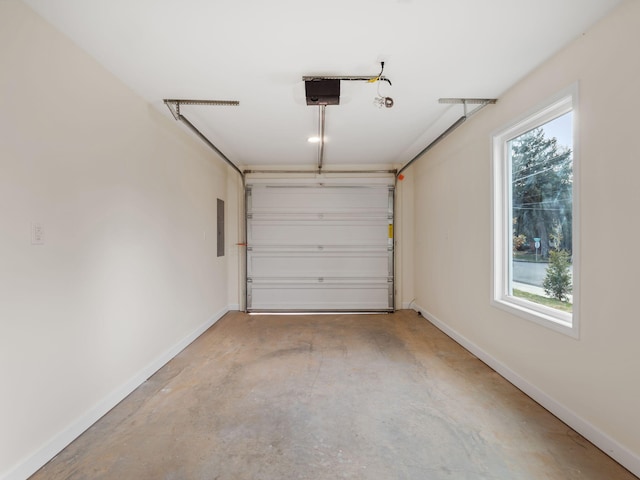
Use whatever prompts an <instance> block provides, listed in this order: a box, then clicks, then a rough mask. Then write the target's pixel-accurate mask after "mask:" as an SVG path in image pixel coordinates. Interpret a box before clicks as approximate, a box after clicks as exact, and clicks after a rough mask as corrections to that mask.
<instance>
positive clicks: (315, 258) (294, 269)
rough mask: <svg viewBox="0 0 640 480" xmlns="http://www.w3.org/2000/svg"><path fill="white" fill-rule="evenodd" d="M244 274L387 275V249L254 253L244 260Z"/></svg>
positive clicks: (385, 276)
mask: <svg viewBox="0 0 640 480" xmlns="http://www.w3.org/2000/svg"><path fill="white" fill-rule="evenodd" d="M247 273H248V274H249V275H251V276H252V277H260V276H268V275H271V276H274V275H275V276H300V275H304V276H308V277H310V276H315V277H337V276H347V277H354V276H359V275H360V276H362V275H367V276H378V277H383V278H385V279H386V278H387V277H388V274H389V257H388V254H387V252H386V251H384V252H382V253H378V254H368V255H367V254H359V255H357V256H354V255H352V254H349V253H343V254H339V253H333V252H332V253H318V252H309V253H295V254H286V253H280V254H253V255H251V259H250V262H249V263H247Z"/></svg>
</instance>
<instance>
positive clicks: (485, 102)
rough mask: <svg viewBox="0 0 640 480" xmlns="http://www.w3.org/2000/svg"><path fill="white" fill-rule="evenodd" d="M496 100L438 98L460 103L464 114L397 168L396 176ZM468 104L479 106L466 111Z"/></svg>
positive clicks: (440, 100) (447, 101) (440, 101)
mask: <svg viewBox="0 0 640 480" xmlns="http://www.w3.org/2000/svg"><path fill="white" fill-rule="evenodd" d="M497 101H498V99H496V98H440V99H439V100H438V102H439V103H454V104H461V105H462V106H463V108H464V114H463V115H462V116H461V117H460V118H459V119H458V120H456V121H455V122H453V123H452V124H451V125H450V126H449V128H447V129H446V130H445V131H444V132H442V133H441V134H440V135H439V136H438V137H437V138H436V139H435V140H433V141H432V142H431V143H430V144H429V145H427V146H426V147H425V148H423V149H422V150H421V151H420V153H418V154H417V155H416V156H415V157H413V158H412V159H411V160H409V161H408V162H407V163H406V164H405V165H404V167H402V168H401V169H400V170H398V173H397V174H396V177H399V176H400V174H402V172H404V171H405V170H406V169H407V168H409V166H410V165H411V164H412V163H413V162H415V161H416V160H418V159H419V158H420V157H422V156H423V155H424V154H425V153H427V152H428V151H429V150H431V149H432V148H433V147H435V146H436V145H437V144H438V143H440V142H441V141H442V140H444V139H445V138H446V137H447V136H449V134H450V133H451V132H453V131H454V130H455V129H457V128H458V127H459V126H460V125H462V124H463V123H464V122H466V121H467V120H468V119H469V117H471V116H472V115H474V114H476V113H477V112H478V111H479V110H481V109H483V108H484V107H486V106H487V105H492V104H494V103H496V102H497ZM469 104H473V105H479V106H478V107H476V108H474V109H473V110H471V112H469V113H467V105H469Z"/></svg>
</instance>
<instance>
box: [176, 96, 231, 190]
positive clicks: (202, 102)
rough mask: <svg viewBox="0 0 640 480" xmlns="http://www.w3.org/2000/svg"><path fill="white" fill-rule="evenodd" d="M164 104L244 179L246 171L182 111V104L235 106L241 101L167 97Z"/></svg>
mask: <svg viewBox="0 0 640 480" xmlns="http://www.w3.org/2000/svg"><path fill="white" fill-rule="evenodd" d="M164 104H165V105H166V106H167V108H168V109H169V111H170V112H171V115H173V118H175V119H176V120H179V121H181V122H182V123H183V124H185V125H186V126H187V127H189V129H190V130H191V131H192V132H193V133H195V134H196V135H197V136H198V138H200V140H202V141H203V142H204V143H206V144H207V145H208V146H209V148H211V149H212V150H213V151H214V152H216V153H217V154H218V155H220V157H221V158H222V159H223V160H224V161H225V162H227V164H229V165H230V166H231V167H233V169H234V170H235V171H236V172H238V173H239V174H240V177H241V178H242V180H243V181H244V173H242V171H241V170H240V169H239V168H238V167H237V165H236V164H235V163H233V162H232V161H231V160H229V157H227V156H226V155H225V154H224V153H222V151H220V149H219V148H218V147H216V146H215V145H214V144H213V142H211V140H209V139H208V138H207V137H206V136H205V135H204V134H203V133H202V132H201V131H200V130H198V129H197V128H196V126H195V125H194V124H193V123H191V122H190V121H189V120H188V119H187V118H186V117H185V116H184V115H183V114H182V112H181V111H180V105H215V106H234V107H235V106H238V105H240V102H238V101H237V100H192V99H176V98H167V99H165V100H164Z"/></svg>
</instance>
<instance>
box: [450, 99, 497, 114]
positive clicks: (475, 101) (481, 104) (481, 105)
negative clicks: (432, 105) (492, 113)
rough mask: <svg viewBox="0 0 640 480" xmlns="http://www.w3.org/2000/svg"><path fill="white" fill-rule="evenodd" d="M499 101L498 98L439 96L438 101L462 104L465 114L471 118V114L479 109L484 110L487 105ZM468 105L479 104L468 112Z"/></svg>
mask: <svg viewBox="0 0 640 480" xmlns="http://www.w3.org/2000/svg"><path fill="white" fill-rule="evenodd" d="M497 101H498V99H497V98H439V99H438V103H448V104H461V105H462V108H463V109H464V113H463V114H464V116H465V117H467V118H469V117H470V116H471V115H474V114H476V113H477V112H478V111H479V110H482V109H483V108H484V107H486V106H487V105H492V104H494V103H496V102H497ZM468 105H479V106H478V107H476V108H474V109H473V110H471V112H468V111H467V110H468V108H467V107H468Z"/></svg>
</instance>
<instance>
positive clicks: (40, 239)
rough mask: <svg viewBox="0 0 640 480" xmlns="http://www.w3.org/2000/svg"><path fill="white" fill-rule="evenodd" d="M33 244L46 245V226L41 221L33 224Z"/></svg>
mask: <svg viewBox="0 0 640 480" xmlns="http://www.w3.org/2000/svg"><path fill="white" fill-rule="evenodd" d="M31 245H44V228H43V227H42V224H41V223H37V222H34V223H32V224H31Z"/></svg>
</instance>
